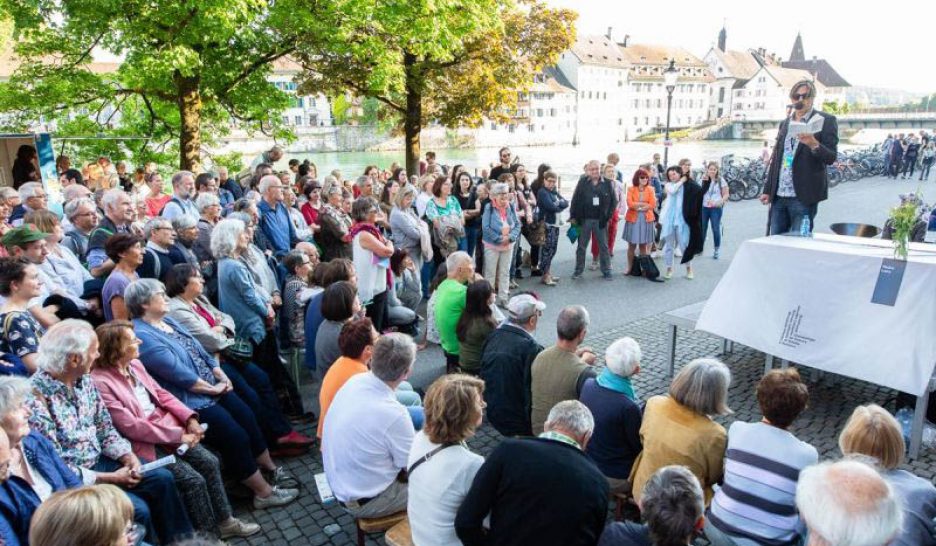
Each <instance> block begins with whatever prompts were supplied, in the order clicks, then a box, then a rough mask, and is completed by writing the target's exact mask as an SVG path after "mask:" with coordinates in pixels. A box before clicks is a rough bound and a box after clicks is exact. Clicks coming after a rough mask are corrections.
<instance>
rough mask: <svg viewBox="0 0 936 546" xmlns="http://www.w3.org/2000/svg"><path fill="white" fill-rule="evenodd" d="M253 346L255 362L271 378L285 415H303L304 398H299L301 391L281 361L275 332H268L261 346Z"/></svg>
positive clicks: (255, 344)
mask: <svg viewBox="0 0 936 546" xmlns="http://www.w3.org/2000/svg"><path fill="white" fill-rule="evenodd" d="M253 346H254V352H253V361H254V362H255V363H256V364H257V366H260V369H261V370H263V371H265V372H266V374H267V376H269V378H270V383H271V384H272V385H273V390H275V391H276V397H277V398H278V399H279V402H280V409H282V410H283V413H285V414H286V415H302V414H303V413H305V410H304V409H302V397H300V396H299V389H298V388H297V387H296V383H295V382H293V379H292V377H291V376H290V375H289V372H288V371H287V370H286V367H285V366H284V365H283V361H282V360H280V356H279V346H278V344H277V343H276V333H275V330H267V334H266V337H265V338H263V341H261V342H260V344H259V345H258V344H257V343H256V342H254V343H253Z"/></svg>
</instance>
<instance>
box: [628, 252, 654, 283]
mask: <svg viewBox="0 0 936 546" xmlns="http://www.w3.org/2000/svg"><path fill="white" fill-rule="evenodd" d="M627 274H628V275H632V276H634V277H643V278H645V279H647V280H648V281H651V282H663V280H662V279H660V269H659V268H658V267H657V265H656V262H654V261H653V258H651V257H650V256H636V257H635V258H634V264H633V265H632V266H631V270H630V271H628V273H627Z"/></svg>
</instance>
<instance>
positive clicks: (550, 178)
mask: <svg viewBox="0 0 936 546" xmlns="http://www.w3.org/2000/svg"><path fill="white" fill-rule="evenodd" d="M558 181H559V176H558V175H556V173H555V172H553V171H546V172H545V173H543V185H542V187H541V188H540V189H539V191H537V193H536V202H537V203H539V210H540V214H542V216H543V221H544V222H546V242H545V243H544V244H543V250H542V252H541V253H540V261H539V270H540V271H541V272H542V273H543V279H542V280H541V281H540V282H542V283H543V284H545V285H546V286H556V281H558V280H559V277H553V275H552V273H551V270H552V261H553V257H555V255H556V249H557V248H558V247H559V223H558V222H559V219H558V217H557V215H558V214H559V213H561V212H562V211H564V210H565V209H567V208H569V202H568V201H566V200H565V198H563V197H562V196H561V195H559V190H558V188H557V184H558Z"/></svg>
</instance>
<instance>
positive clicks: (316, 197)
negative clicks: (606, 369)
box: [299, 179, 322, 233]
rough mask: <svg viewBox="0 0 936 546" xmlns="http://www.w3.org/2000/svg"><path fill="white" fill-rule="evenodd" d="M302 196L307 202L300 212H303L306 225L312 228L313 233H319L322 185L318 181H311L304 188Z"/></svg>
mask: <svg viewBox="0 0 936 546" xmlns="http://www.w3.org/2000/svg"><path fill="white" fill-rule="evenodd" d="M302 195H304V196H305V198H306V201H305V203H303V204H302V207H300V209H299V211H300V212H302V217H303V218H305V221H306V224H309V227H310V228H312V233H318V230H319V229H320V226H319V214H321V212H322V185H321V184H319V183H318V181H316V180H311V179H309V180H308V181H307V182H306V183H305V184H303V186H302Z"/></svg>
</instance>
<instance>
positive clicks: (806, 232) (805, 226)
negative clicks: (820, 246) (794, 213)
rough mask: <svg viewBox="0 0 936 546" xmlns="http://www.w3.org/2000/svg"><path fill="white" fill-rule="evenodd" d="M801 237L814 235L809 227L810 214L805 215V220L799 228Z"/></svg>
mask: <svg viewBox="0 0 936 546" xmlns="http://www.w3.org/2000/svg"><path fill="white" fill-rule="evenodd" d="M799 234H800V237H812V231H810V229H809V215H808V214H804V215H803V221H802V222H800V228H799Z"/></svg>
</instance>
